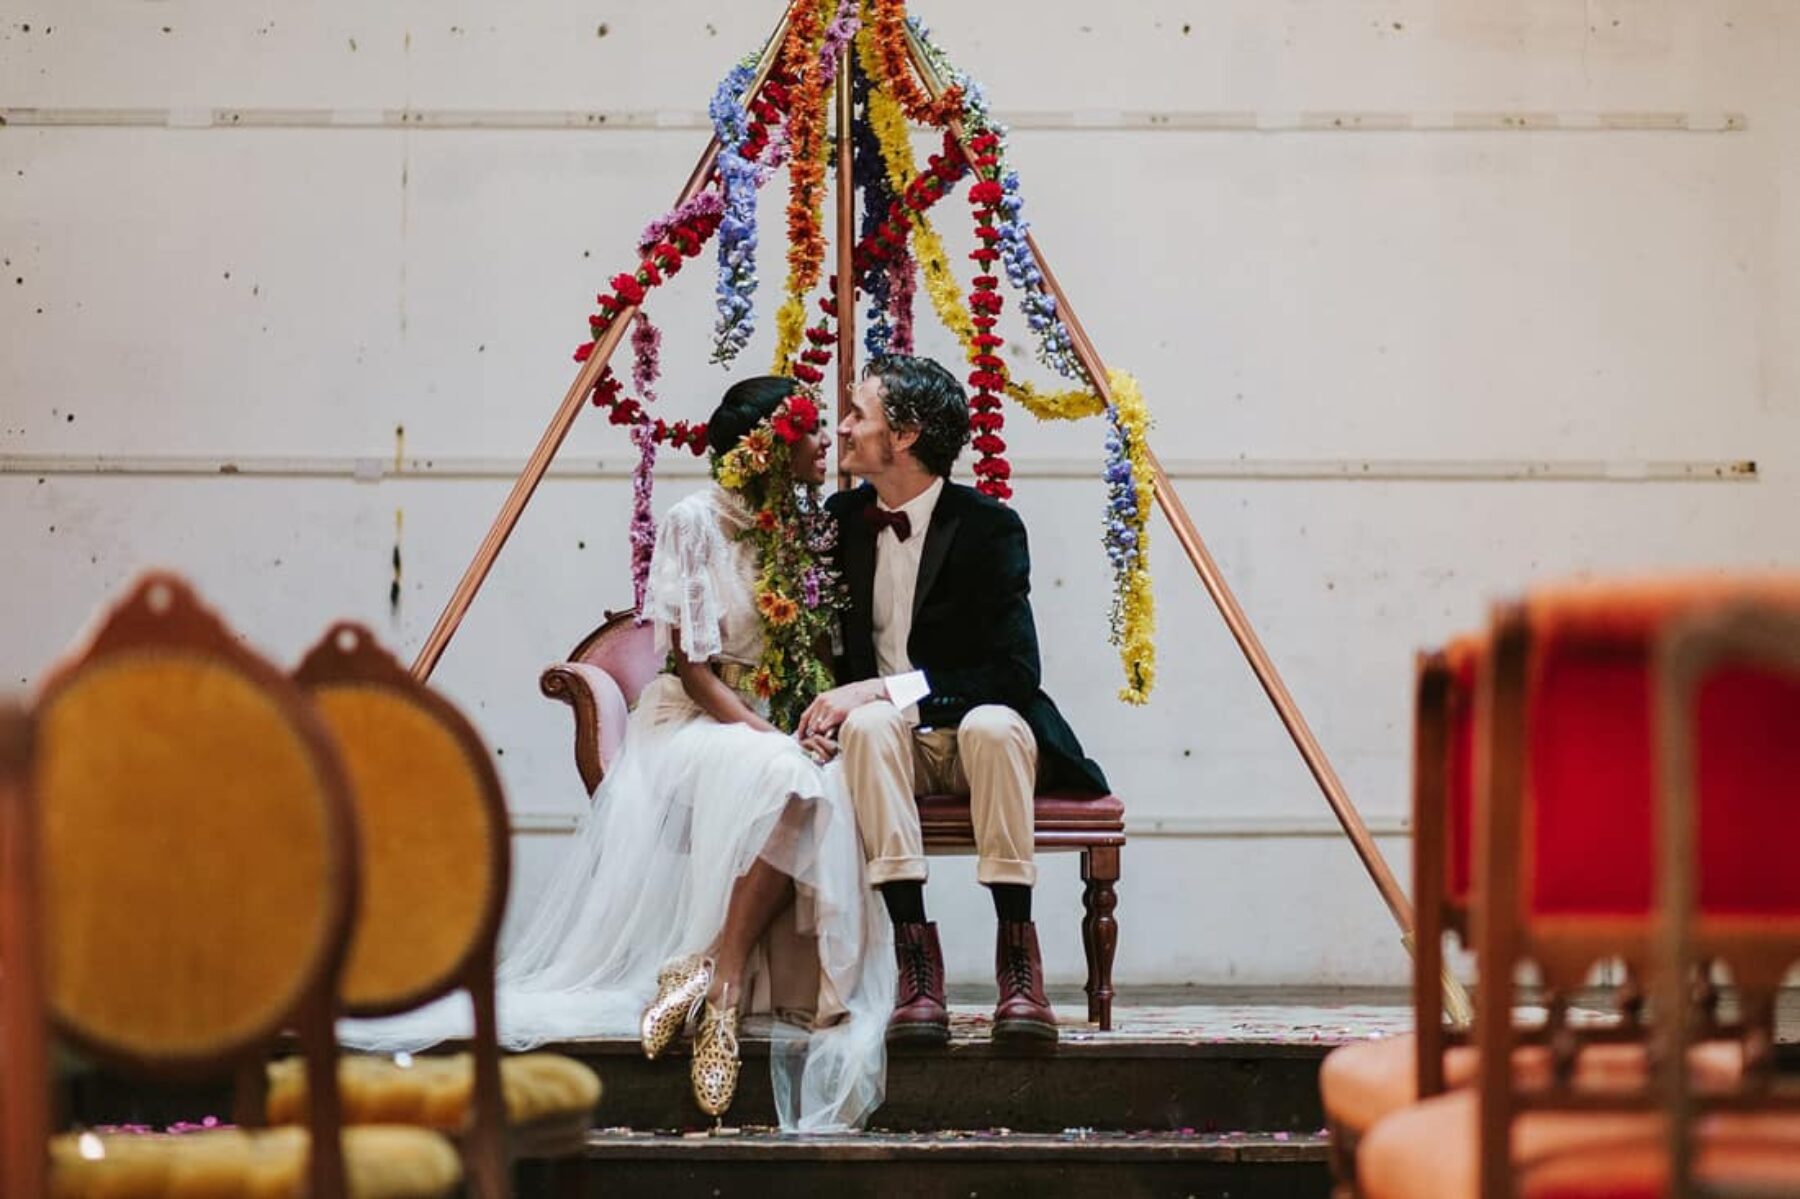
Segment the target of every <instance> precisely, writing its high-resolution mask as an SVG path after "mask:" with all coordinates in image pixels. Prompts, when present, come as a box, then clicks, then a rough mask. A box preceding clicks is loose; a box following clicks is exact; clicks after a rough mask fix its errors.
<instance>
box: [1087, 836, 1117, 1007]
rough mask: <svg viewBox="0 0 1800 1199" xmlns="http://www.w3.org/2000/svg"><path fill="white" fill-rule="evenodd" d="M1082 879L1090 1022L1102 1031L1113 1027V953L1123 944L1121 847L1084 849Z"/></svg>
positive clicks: (1099, 846) (1106, 846) (1101, 846)
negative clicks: (1118, 912) (1117, 915)
mask: <svg viewBox="0 0 1800 1199" xmlns="http://www.w3.org/2000/svg"><path fill="white" fill-rule="evenodd" d="M1081 879H1082V881H1083V882H1084V883H1086V884H1087V888H1086V890H1085V892H1084V893H1083V894H1082V897H1081V906H1082V907H1084V908H1086V909H1087V915H1086V916H1084V917H1083V918H1082V921H1081V942H1082V945H1083V947H1084V948H1085V949H1086V950H1087V964H1088V980H1087V997H1088V1022H1089V1023H1090V1024H1098V1025H1099V1026H1100V1030H1101V1031H1102V1032H1110V1031H1111V1030H1112V1001H1113V985H1112V968H1113V952H1114V951H1115V950H1116V949H1117V948H1118V947H1119V922H1118V921H1117V920H1114V919H1113V909H1114V908H1116V907H1118V905H1119V897H1118V894H1117V893H1116V892H1115V891H1114V890H1113V884H1114V883H1116V882H1118V881H1119V847H1118V846H1116V845H1098V846H1095V847H1093V848H1091V849H1084V850H1082V851H1081Z"/></svg>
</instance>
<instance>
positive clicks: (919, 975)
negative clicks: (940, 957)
mask: <svg viewBox="0 0 1800 1199" xmlns="http://www.w3.org/2000/svg"><path fill="white" fill-rule="evenodd" d="M905 965H906V981H907V982H908V984H910V985H911V987H912V990H913V993H914V994H916V995H928V994H930V993H931V955H930V954H929V953H927V952H925V947H924V946H923V945H916V944H909V945H908V946H907V947H906V954H905Z"/></svg>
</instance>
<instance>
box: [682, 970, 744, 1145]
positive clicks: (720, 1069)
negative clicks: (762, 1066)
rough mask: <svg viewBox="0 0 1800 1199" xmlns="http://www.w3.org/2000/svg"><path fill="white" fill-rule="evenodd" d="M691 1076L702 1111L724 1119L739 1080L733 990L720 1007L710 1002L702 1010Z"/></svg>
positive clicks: (695, 1035)
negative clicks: (732, 1003)
mask: <svg viewBox="0 0 1800 1199" xmlns="http://www.w3.org/2000/svg"><path fill="white" fill-rule="evenodd" d="M689 1074H690V1077H691V1079H692V1081H693V1084H694V1102H695V1103H697V1104H699V1105H700V1110H701V1111H703V1112H705V1113H706V1114H707V1115H709V1116H712V1117H713V1118H714V1119H717V1118H718V1117H720V1116H722V1115H724V1114H725V1110H726V1109H727V1108H729V1107H730V1106H731V1101H732V1100H733V1099H735V1098H736V1097H737V1079H738V1012H737V1008H735V1007H733V1006H731V994H730V989H729V988H727V989H726V990H725V992H724V993H722V994H720V996H719V1002H718V1003H717V1004H714V1003H712V1002H711V1001H710V1000H709V1001H707V1002H706V1003H705V1004H704V1006H703V1007H702V1009H701V1012H700V1030H699V1031H698V1032H697V1033H695V1034H694V1059H693V1063H692V1065H691V1067H690V1069H689Z"/></svg>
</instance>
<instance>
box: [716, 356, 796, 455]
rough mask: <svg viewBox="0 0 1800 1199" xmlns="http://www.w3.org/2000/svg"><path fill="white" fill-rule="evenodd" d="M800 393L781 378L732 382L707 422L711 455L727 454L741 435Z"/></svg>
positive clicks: (761, 377)
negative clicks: (789, 398) (786, 400)
mask: <svg viewBox="0 0 1800 1199" xmlns="http://www.w3.org/2000/svg"><path fill="white" fill-rule="evenodd" d="M799 390H800V385H799V384H798V383H796V382H794V380H792V379H789V378H785V377H783V376H781V375H758V376H756V377H755V378H753V379H743V380H741V381H739V382H737V383H733V384H732V385H731V387H730V388H729V389H727V390H726V392H725V397H724V398H723V399H721V400H720V401H719V406H718V407H717V408H715V409H713V414H712V416H711V417H710V418H708V420H707V422H706V444H707V447H708V448H710V449H711V450H712V452H713V454H714V456H717V455H719V454H725V453H729V452H730V451H731V450H732V449H733V448H734V447H735V446H736V445H737V443H738V442H740V441H742V440H743V439H744V434H746V433H748V432H749V431H750V430H752V429H754V428H756V426H758V425H760V424H762V423H763V422H764V421H766V420H768V419H769V418H770V417H771V416H773V415H775V409H777V408H779V407H781V401H783V400H785V399H787V398H788V397H789V396H791V395H793V394H794V393H795V392H796V391H799Z"/></svg>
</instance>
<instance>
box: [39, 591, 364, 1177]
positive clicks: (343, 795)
mask: <svg viewBox="0 0 1800 1199" xmlns="http://www.w3.org/2000/svg"><path fill="white" fill-rule="evenodd" d="M169 652H177V653H180V652H187V653H192V654H196V655H201V656H204V657H207V658H209V659H212V660H213V661H215V662H218V663H220V664H222V665H224V666H226V667H227V668H229V669H231V670H233V671H235V672H236V673H238V674H241V675H242V676H244V677H245V678H247V679H248V680H249V681H250V682H251V683H253V684H254V685H255V686H256V687H257V689H258V690H259V691H261V692H262V693H263V694H265V695H266V696H267V697H269V699H270V700H271V702H273V703H274V704H275V705H276V706H277V708H278V709H279V710H280V712H281V714H282V716H283V718H284V719H285V720H286V722H287V723H288V724H289V726H290V727H291V728H293V729H294V730H295V732H296V734H297V736H298V737H299V739H300V740H301V742H302V743H303V745H304V746H305V748H306V750H307V751H308V756H309V758H310V759H311V764H312V766H313V769H314V770H315V772H316V774H317V776H318V780H319V783H320V791H321V794H322V796H323V797H324V800H325V804H324V812H325V817H326V828H327V835H328V838H329V841H330V844H331V845H333V846H334V847H335V848H336V850H337V852H335V853H334V854H333V855H332V858H331V862H330V867H329V869H330V878H329V885H328V890H327V896H326V899H325V905H326V919H325V922H324V927H323V931H322V934H321V936H320V940H319V945H318V947H317V950H316V953H317V957H316V959H315V960H314V961H313V962H312V963H310V964H309V967H308V970H307V971H306V972H305V977H306V979H307V982H306V985H305V986H304V988H303V989H302V992H301V994H300V997H299V999H298V1002H297V1003H296V1005H295V1008H294V1010H293V1011H291V1012H286V1013H278V1014H277V1015H276V1016H274V1017H273V1018H272V1019H271V1021H270V1023H269V1025H268V1027H266V1028H262V1029H258V1030H254V1031H252V1032H250V1033H247V1034H245V1035H244V1036H242V1037H240V1038H239V1039H238V1040H237V1041H235V1042H231V1043H227V1044H223V1045H220V1046H218V1047H216V1048H215V1049H214V1050H213V1051H212V1052H207V1053H200V1052H196V1053H194V1054H192V1055H183V1056H151V1055H146V1054H144V1053H141V1052H135V1051H133V1050H130V1049H128V1048H125V1047H122V1046H119V1045H114V1044H111V1043H109V1042H108V1041H107V1040H106V1039H105V1038H104V1037H102V1036H97V1035H94V1034H92V1033H91V1032H89V1031H87V1030H83V1029H81V1028H78V1027H75V1026H73V1025H72V1024H71V1023H70V1022H69V1021H68V1020H66V1019H65V1018H63V1016H62V1015H61V1014H60V1013H59V1012H58V1011H57V1010H56V1004H55V998H54V995H51V997H50V999H49V1001H48V1004H47V1011H48V1017H49V1023H50V1026H51V1027H52V1028H53V1029H54V1030H55V1031H56V1033H57V1034H58V1035H60V1036H61V1037H63V1038H64V1039H65V1040H67V1041H68V1042H69V1043H70V1044H71V1045H74V1046H75V1047H76V1048H78V1049H79V1050H80V1051H81V1052H82V1053H84V1054H85V1055H86V1056H88V1057H89V1058H90V1059H92V1060H94V1061H95V1062H96V1063H98V1064H100V1065H102V1066H106V1067H111V1068H115V1069H118V1070H120V1071H122V1072H128V1073H131V1074H135V1075H139V1076H146V1077H151V1078H156V1079H160V1080H163V1081H168V1082H192V1081H195V1080H198V1079H203V1078H208V1077H222V1076H226V1075H230V1076H233V1077H235V1078H236V1080H237V1082H238V1086H237V1088H236V1097H235V1101H234V1107H235V1117H236V1119H237V1121H238V1122H239V1123H240V1124H245V1125H252V1126H253V1125H255V1124H259V1123H261V1119H260V1117H261V1109H262V1098H261V1087H260V1085H259V1084H260V1082H261V1079H262V1073H263V1066H264V1062H265V1061H266V1059H267V1055H268V1051H269V1049H270V1047H271V1046H272V1045H273V1044H274V1043H275V1042H276V1041H277V1039H278V1038H279V1037H280V1035H281V1034H282V1032H283V1031H284V1030H285V1029H286V1028H288V1027H290V1026H291V1027H292V1028H293V1029H294V1030H295V1031H296V1032H297V1034H298V1039H299V1043H300V1047H301V1052H302V1054H303V1055H304V1057H305V1059H306V1062H307V1071H308V1076H309V1086H308V1126H309V1129H310V1131H311V1147H310V1152H309V1156H308V1167H307V1172H308V1179H309V1186H310V1188H311V1191H310V1193H312V1194H314V1195H341V1194H343V1193H344V1191H345V1186H346V1182H345V1177H346V1176H345V1169H344V1157H343V1145H342V1142H341V1140H340V1135H339V1134H340V1130H341V1127H342V1106H341V1104H340V1102H339V1096H338V1089H337V1040H336V1036H335V1031H334V1028H333V1017H334V1013H335V1008H336V1002H335V993H336V990H337V981H338V977H339V974H340V973H341V971H342V969H343V965H344V961H345V957H346V954H347V951H348V946H349V935H350V927H351V919H352V916H353V913H354V911H355V907H356V894H357V878H356V869H355V864H356V861H357V848H358V847H357V837H356V827H355V823H354V820H353V818H352V815H351V809H350V797H349V784H348V782H347V780H346V778H345V776H344V773H343V770H342V767H341V765H340V763H339V761H338V757H337V753H336V751H335V749H334V748H333V745H332V742H331V739H330V735H329V734H328V733H327V731H326V729H325V727H324V725H323V724H322V723H321V721H320V720H319V718H318V716H317V714H316V713H315V712H314V711H313V709H312V706H311V705H310V704H309V703H307V702H306V699H305V697H304V696H303V695H302V694H301V693H300V692H299V690H298V689H297V688H296V687H295V686H294V684H293V683H291V682H289V681H288V679H287V678H286V677H285V676H284V675H283V674H282V673H281V672H280V671H279V670H277V669H276V668H275V667H274V666H273V665H271V664H269V663H268V662H265V661H264V660H263V659H262V658H260V657H258V656H257V655H255V654H254V653H252V652H251V651H250V650H248V649H246V648H245V647H244V646H243V645H242V644H241V643H240V641H239V640H238V638H237V637H236V636H234V635H233V634H232V632H231V631H230V630H229V629H228V628H227V627H226V626H225V624H224V623H223V622H222V621H221V620H220V619H219V617H218V616H217V615H215V614H214V613H213V612H212V611H210V610H209V609H207V608H206V607H204V606H203V605H202V604H201V602H200V600H199V598H198V596H196V595H195V593H194V592H193V590H192V589H191V588H190V587H189V586H188V585H187V584H186V583H185V582H184V581H183V580H181V579H180V578H178V577H176V576H175V575H171V574H165V573H160V572H157V573H151V574H148V575H146V576H144V577H143V578H141V579H140V580H139V581H138V582H137V583H136V584H135V585H134V586H133V587H132V589H131V590H130V591H129V592H128V593H127V594H126V596H125V598H124V599H122V600H121V601H120V602H119V603H118V604H117V605H116V606H115V607H114V608H113V609H112V610H111V612H110V613H108V615H107V617H106V619H105V620H104V621H103V623H102V624H101V625H100V627H99V629H98V631H97V632H96V633H95V634H94V636H93V639H92V640H91V641H90V642H89V643H88V644H87V646H86V647H85V648H83V649H82V650H81V651H79V652H78V653H77V654H76V655H75V656H74V657H73V658H71V659H70V660H68V661H66V662H65V663H63V664H62V665H61V666H59V667H57V668H56V669H55V670H54V671H53V672H52V673H51V674H50V676H49V677H48V679H47V680H46V681H45V683H44V685H43V687H42V689H41V691H40V693H39V697H38V702H37V712H38V713H39V714H40V716H41V715H43V714H46V713H48V712H49V711H51V709H52V708H53V707H54V705H55V703H56V702H57V699H58V697H59V696H60V695H61V694H62V693H63V691H64V690H65V689H67V688H69V687H70V686H72V685H73V684H75V683H76V682H77V681H78V680H79V679H80V678H81V677H82V675H83V673H84V672H86V671H88V670H90V669H93V668H95V667H97V666H102V665H109V664H112V663H114V662H115V661H118V660H121V659H126V658H129V657H132V656H135V655H146V654H163V653H169ZM120 731H121V733H122V734H125V735H128V734H129V730H120ZM46 994H49V992H48V990H46ZM27 1193H29V1192H27Z"/></svg>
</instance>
